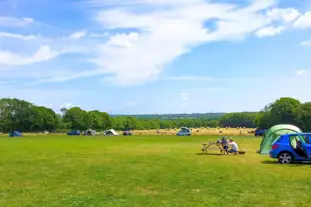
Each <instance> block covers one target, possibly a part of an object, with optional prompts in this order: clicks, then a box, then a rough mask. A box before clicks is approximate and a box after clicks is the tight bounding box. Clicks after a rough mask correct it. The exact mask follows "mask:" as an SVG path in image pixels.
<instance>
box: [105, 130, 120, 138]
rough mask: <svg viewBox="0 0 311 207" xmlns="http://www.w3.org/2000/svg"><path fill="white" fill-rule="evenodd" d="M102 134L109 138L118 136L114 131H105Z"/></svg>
mask: <svg viewBox="0 0 311 207" xmlns="http://www.w3.org/2000/svg"><path fill="white" fill-rule="evenodd" d="M104 134H105V135H107V136H109V135H110V136H118V135H119V134H118V133H117V132H116V131H115V130H114V129H110V130H107V131H105V133H104Z"/></svg>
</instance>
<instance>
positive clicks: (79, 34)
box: [69, 30, 87, 40]
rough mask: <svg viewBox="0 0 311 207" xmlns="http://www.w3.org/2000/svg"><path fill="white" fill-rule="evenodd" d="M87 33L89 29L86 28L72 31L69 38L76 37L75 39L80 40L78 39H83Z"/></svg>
mask: <svg viewBox="0 0 311 207" xmlns="http://www.w3.org/2000/svg"><path fill="white" fill-rule="evenodd" d="M86 35H87V31H86V30H83V31H79V32H75V33H72V34H71V35H70V36H69V38H70V39H74V40H78V39H81V38H83V37H85V36H86Z"/></svg>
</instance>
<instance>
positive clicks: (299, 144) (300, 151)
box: [269, 133, 311, 164]
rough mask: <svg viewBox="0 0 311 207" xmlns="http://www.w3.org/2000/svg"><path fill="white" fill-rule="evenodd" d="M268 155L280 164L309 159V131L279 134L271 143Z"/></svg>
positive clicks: (310, 144) (310, 143)
mask: <svg viewBox="0 0 311 207" xmlns="http://www.w3.org/2000/svg"><path fill="white" fill-rule="evenodd" d="M269 155H270V157H271V158H274V159H278V162H279V163H281V164H289V163H292V162H293V161H311V133H296V134H284V135H281V136H280V137H279V138H278V139H276V140H275V141H274V142H273V143H272V146H271V150H270V151H269Z"/></svg>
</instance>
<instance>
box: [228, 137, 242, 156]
mask: <svg viewBox="0 0 311 207" xmlns="http://www.w3.org/2000/svg"><path fill="white" fill-rule="evenodd" d="M229 145H230V147H231V149H230V150H229V151H228V152H229V153H234V154H237V153H238V151H239V147H238V145H237V143H235V142H234V141H233V139H232V138H231V139H230V140H229Z"/></svg>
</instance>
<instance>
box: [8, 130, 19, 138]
mask: <svg viewBox="0 0 311 207" xmlns="http://www.w3.org/2000/svg"><path fill="white" fill-rule="evenodd" d="M21 136H22V133H20V132H18V131H13V132H10V133H9V137H21Z"/></svg>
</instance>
